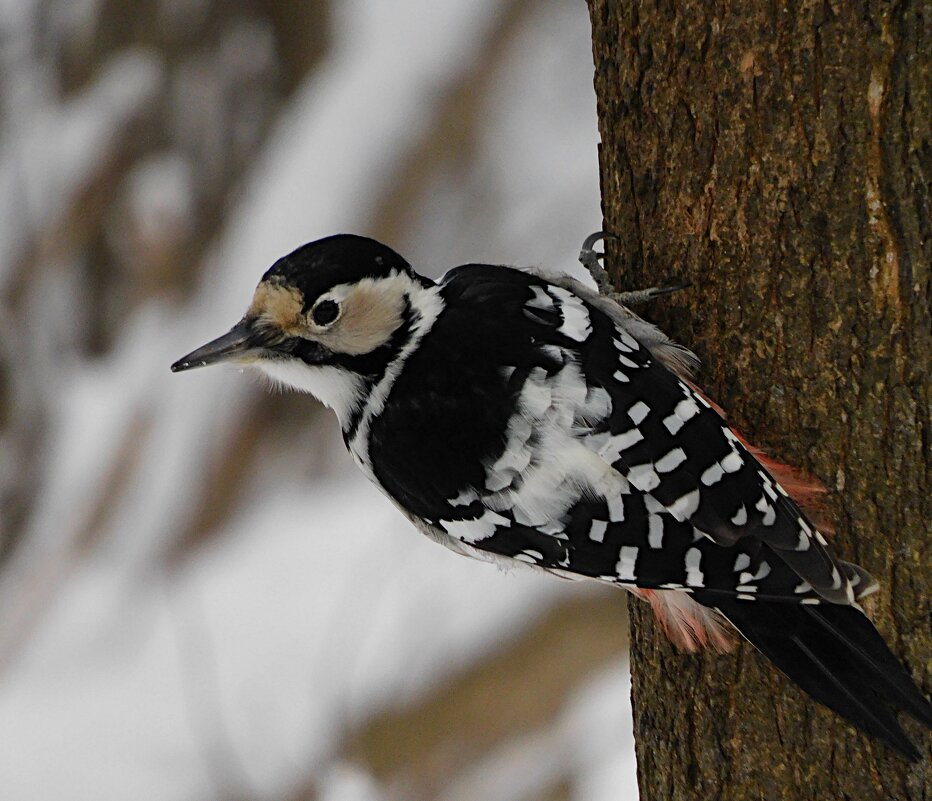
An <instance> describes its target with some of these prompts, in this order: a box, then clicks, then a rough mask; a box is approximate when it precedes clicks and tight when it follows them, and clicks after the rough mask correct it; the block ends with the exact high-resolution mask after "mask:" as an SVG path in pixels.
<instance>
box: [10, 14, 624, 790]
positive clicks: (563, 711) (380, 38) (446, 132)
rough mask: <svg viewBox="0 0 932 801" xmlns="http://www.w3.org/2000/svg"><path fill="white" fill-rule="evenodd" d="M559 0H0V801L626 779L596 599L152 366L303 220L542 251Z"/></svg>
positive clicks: (575, 222) (302, 427)
mask: <svg viewBox="0 0 932 801" xmlns="http://www.w3.org/2000/svg"><path fill="white" fill-rule="evenodd" d="M589 36H590V32H589V23H588V17H587V13H586V9H585V7H584V6H579V7H575V6H571V5H568V4H565V3H562V2H559V0H482V1H481V2H475V1H474V0H473V1H471V2H466V0H463V1H462V2H451V3H442V4H436V3H430V2H427V1H426V0H402V1H401V2H397V3H392V4H384V3H377V2H365V0H352V2H341V3H332V2H328V1H326V0H311V1H310V2H305V1H303V0H302V2H298V1H297V0H289V1H286V0H266V1H265V2H256V1H255V0H224V2H219V0H6V2H0V65H2V70H0V103H2V115H0V753H2V754H3V758H2V759H0V795H2V797H3V798H4V799H11V800H13V801H15V800H16V799H36V798H41V799H43V801H46V800H48V801H54V799H68V801H79V800H80V799H82V798H88V799H94V801H101V800H106V799H121V800H122V799H124V798H128V797H132V798H134V799H137V800H139V801H145V800H146V799H153V800H155V799H158V800H159V801H165V800H166V799H179V801H181V800H182V799H185V800H186V799H191V798H198V799H202V798H203V799H223V800H224V801H227V800H229V801H232V799H237V801H239V800H240V799H242V800H243V801H246V800H247V799H260V798H261V799H265V798H269V799H272V798H274V799H294V800H295V801H299V800H301V799H326V800H327V801H335V800H337V799H338V800H339V801H355V800H356V799H360V800H362V799H366V801H371V800H372V799H419V798H424V799H426V798H435V797H439V798H444V799H449V800H450V801H454V800H455V801H467V800H471V799H484V800H487V799H502V801H520V800H521V799H586V801H598V799H602V798H605V799H608V798H611V799H618V798H627V797H633V794H634V792H635V791H634V789H633V786H634V785H633V746H632V742H631V737H630V710H629V709H628V706H627V687H628V680H627V670H626V664H625V647H626V644H625V639H624V632H625V625H624V617H623V615H624V604H623V602H622V601H621V597H620V595H619V594H618V593H614V592H607V591H596V590H592V591H583V590H582V589H581V588H580V587H578V586H575V585H572V584H569V583H563V582H558V581H555V580H553V579H546V578H544V579H541V578H539V577H537V576H535V575H533V574H531V573H530V572H528V573H522V572H517V573H514V574H501V573H499V572H497V571H496V570H495V569H494V568H492V567H490V566H488V565H483V564H478V563H470V562H467V561H465V560H460V559H457V558H456V557H455V556H453V555H451V554H448V553H446V552H444V551H443V550H442V549H440V548H437V547H436V546H435V545H433V544H431V543H430V542H427V541H425V540H424V539H423V538H421V537H419V536H418V535H417V534H416V533H415V532H413V531H410V530H409V529H408V527H407V524H406V523H405V522H404V521H403V520H402V519H400V518H399V517H398V515H397V513H396V512H395V511H394V509H393V508H391V506H390V504H388V502H387V501H385V500H384V499H383V498H381V497H380V496H379V495H378V494H377V493H376V492H375V490H373V489H372V488H371V487H370V486H368V485H367V484H366V482H365V481H364V480H363V479H361V478H360V477H358V476H357V475H356V474H355V473H354V472H352V467H351V465H350V464H349V461H348V458H347V456H346V454H345V453H344V451H343V447H342V443H341V442H340V439H339V434H338V431H336V426H335V423H334V422H333V420H331V418H330V417H329V416H328V415H327V414H324V412H323V410H321V409H320V408H319V407H318V406H317V405H316V402H315V401H313V400H311V399H310V398H307V397H299V396H296V395H293V394H279V393H274V392H272V393H270V392H268V391H267V389H266V387H264V386H263V385H262V384H261V383H260V382H257V381H255V380H254V379H252V378H251V377H249V376H243V375H240V374H238V373H236V372H235V371H217V372H216V374H214V375H211V374H205V375H192V376H191V377H188V376H184V377H174V378H173V377H172V376H171V375H170V374H169V372H168V365H169V364H170V362H171V361H172V360H173V358H175V357H177V355H178V354H179V353H181V352H183V351H185V350H186V349H189V348H190V346H191V345H192V343H197V342H200V341H202V340H203V339H205V338H206V337H208V336H209V335H211V334H213V333H215V332H216V331H218V330H221V329H222V328H224V327H226V326H228V325H229V324H230V323H231V322H232V321H234V320H235V319H236V318H237V317H238V316H239V315H240V314H241V313H242V311H243V309H244V308H245V305H246V303H247V302H248V299H249V296H250V293H251V291H252V288H253V286H254V285H255V283H256V282H257V280H258V278H259V276H260V275H261V273H262V272H263V271H264V270H265V269H266V268H267V267H268V266H269V265H270V264H271V263H272V262H273V261H274V260H275V259H276V258H277V257H278V256H280V255H282V254H284V253H285V252H287V251H289V250H291V249H292V248H294V247H296V246H298V245H300V244H302V243H303V242H305V241H308V240H311V239H314V238H316V237H319V236H323V235H326V234H329V233H334V232H336V231H355V232H359V233H364V234H368V235H372V236H376V237H378V238H380V239H384V240H386V241H387V242H389V243H391V244H392V245H393V246H395V247H396V248H397V249H398V250H399V251H401V252H402V253H404V254H406V255H407V256H408V257H409V258H410V259H411V261H412V262H413V263H414V264H415V265H416V266H417V267H418V268H419V269H421V270H422V271H423V272H425V273H428V274H432V275H435V276H436V275H439V274H440V273H441V272H442V271H443V270H445V269H446V268H448V267H450V266H453V265H455V264H457V263H461V262H464V261H480V260H488V261H493V262H499V263H501V262H513V263H525V264H528V263H534V264H540V265H542V266H543V267H545V268H548V269H552V270H554V271H563V270H567V269H578V265H575V254H576V252H577V251H578V248H579V243H580V241H581V240H582V238H583V237H584V236H585V235H586V234H588V233H589V232H591V231H592V230H595V229H596V228H598V227H599V225H600V221H601V212H600V208H599V193H598V167H597V158H596V146H597V132H596V118H595V98H594V94H593V90H592V61H591V44H590V38H589Z"/></svg>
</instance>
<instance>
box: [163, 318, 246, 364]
mask: <svg viewBox="0 0 932 801" xmlns="http://www.w3.org/2000/svg"><path fill="white" fill-rule="evenodd" d="M260 339H261V338H260V337H257V336H256V332H255V330H254V329H253V327H252V324H251V321H249V320H246V319H243V320H240V321H239V322H238V323H237V324H236V325H234V326H233V327H232V328H231V329H230V330H229V331H228V332H227V333H225V334H224V335H223V336H222V337H217V338H216V339H215V340H213V341H211V342H208V343H207V344H206V345H204V346H203V347H200V348H198V349H197V350H195V351H192V352H191V353H189V354H188V355H187V356H182V357H181V358H180V359H179V360H178V361H177V362H175V363H174V364H173V365H172V372H173V373H180V372H182V371H183V370H191V369H193V368H195V367H206V366H207V365H209V364H218V363H219V362H227V361H231V360H233V359H237V358H242V357H244V356H249V355H251V354H256V353H258V352H260V351H262V350H263V349H264V347H263V344H264V343H262V342H261V341H260Z"/></svg>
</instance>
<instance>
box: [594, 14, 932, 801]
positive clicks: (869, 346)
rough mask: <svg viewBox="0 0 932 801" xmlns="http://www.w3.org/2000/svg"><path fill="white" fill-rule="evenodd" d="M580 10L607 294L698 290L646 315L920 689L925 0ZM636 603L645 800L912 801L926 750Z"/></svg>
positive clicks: (926, 349) (924, 561)
mask: <svg viewBox="0 0 932 801" xmlns="http://www.w3.org/2000/svg"><path fill="white" fill-rule="evenodd" d="M590 12H591V17H592V25H593V49H594V55H595V67H596V77H595V86H596V93H597V96H598V110H599V123H600V130H601V135H602V148H601V170H602V190H603V206H604V215H605V227H606V229H607V230H609V231H611V232H614V233H615V234H617V235H618V239H616V240H612V241H611V242H610V243H609V245H608V249H609V259H608V263H609V266H610V268H611V271H612V272H613V276H614V278H615V279H616V283H618V284H619V285H620V286H624V287H625V288H637V287H641V286H649V285H652V284H657V283H668V282H673V281H677V280H681V279H686V280H688V281H691V282H692V287H691V288H690V289H689V290H688V291H686V292H682V293H678V294H677V295H674V296H672V297H671V298H670V299H669V300H668V301H667V302H665V303H662V304H658V305H657V306H656V307H653V308H651V309H650V310H649V311H648V314H649V315H653V319H654V320H655V321H656V322H658V323H659V324H660V325H661V327H662V328H664V329H665V330H667V331H668V332H669V333H670V334H671V335H672V336H674V338H675V339H677V340H679V341H681V342H683V343H684V344H687V345H689V346H691V347H693V348H694V349H695V350H696V351H697V352H698V354H699V355H700V357H702V359H703V362H704V364H705V371H704V374H703V376H702V379H701V383H702V384H703V385H704V387H705V388H706V390H707V391H708V392H709V393H710V394H711V395H712V396H713V397H714V398H715V399H716V400H718V402H719V403H721V404H722V405H723V406H724V407H725V408H726V409H727V410H729V412H730V417H731V420H732V422H733V423H734V424H735V425H736V426H737V427H738V428H739V429H741V430H742V431H743V432H744V433H745V434H746V435H747V436H748V437H749V439H751V441H752V442H755V443H756V444H758V445H760V446H761V447H763V448H764V449H765V450H767V451H769V452H770V453H771V454H772V455H774V456H776V457H777V458H780V459H781V460H784V461H787V462H789V463H791V464H796V465H799V466H801V467H803V468H805V469H807V470H809V471H811V472H812V473H813V474H814V475H816V476H818V477H819V478H820V479H821V480H822V481H824V482H825V483H826V484H827V485H828V487H829V490H830V493H829V496H828V512H829V514H828V517H829V518H830V519H831V520H832V522H833V523H834V525H835V528H836V530H837V535H836V543H835V546H836V548H837V550H838V552H839V553H840V554H841V555H842V556H843V558H846V559H849V560H851V561H855V562H858V563H860V564H862V565H863V566H864V567H866V568H867V569H868V570H869V571H870V572H871V573H873V574H874V575H875V577H876V578H877V579H878V580H879V581H880V583H881V587H882V591H881V593H879V594H878V595H876V596H874V597H873V599H871V601H870V602H869V604H868V612H869V614H870V616H871V617H872V619H873V620H874V621H875V623H876V624H877V626H878V628H879V629H880V631H881V633H882V634H883V635H884V637H885V638H886V639H887V641H888V642H889V643H890V645H891V647H892V648H893V650H894V651H895V652H896V653H897V654H898V655H899V656H900V657H901V658H902V659H903V660H904V662H905V664H906V666H907V668H908V669H909V670H910V672H911V673H912V675H913V676H914V677H915V678H916V680H917V682H918V683H919V684H920V686H923V687H925V688H926V690H928V689H929V687H930V685H932V658H930V655H932V631H930V625H929V621H930V612H932V586H930V571H929V561H928V557H927V554H929V553H932V528H930V525H929V520H930V519H932V491H930V489H932V488H930V481H929V475H930V467H932V457H930V448H929V443H930V428H932V426H930V414H929V410H930V403H932V393H930V385H929V380H928V371H929V366H930V363H932V326H930V297H929V294H930V292H929V289H930V281H929V273H930V258H929V256H930V251H932V222H930V209H932V198H930V191H929V184H928V176H929V174H930V170H932V164H930V155H932V143H930V137H929V120H930V119H932V108H930V97H932V91H930V86H932V81H930V70H929V60H930V53H932V41H930V39H932V36H930V20H929V15H930V9H929V5H928V4H923V3H921V2H900V3H896V2H894V3H882V2H874V1H873V0H871V1H870V2H859V3H842V2H834V0H829V2H817V3H815V2H810V3H800V4H798V6H793V7H787V6H785V5H784V4H780V3H765V2H760V1H759V0H748V2H745V3H740V4H730V6H728V7H726V6H723V5H721V4H712V3H708V2H706V0H685V1H682V2H678V3H676V4H673V3H664V2H659V3H648V2H621V1H620V0H590ZM633 606H635V607H637V608H636V609H634V610H633V614H632V615H631V634H632V664H633V698H634V707H635V737H636V741H637V757H638V778H639V782H640V788H641V795H642V798H643V799H645V801H666V800H668V799H674V800H675V799H695V798H699V799H721V801H729V800H731V799H733V800H734V801H748V799H754V800H755V801H757V800H758V799H781V800H784V799H820V801H821V800H825V799H841V798H844V799H873V798H880V799H898V800H899V799H908V800H909V801H913V800H914V799H928V798H930V797H932V768H930V761H929V760H928V759H926V760H925V761H924V762H923V763H920V764H918V765H910V764H909V763H907V762H906V761H904V760H902V759H901V758H899V757H898V756H897V755H895V754H894V753H893V752H891V751H890V750H889V749H887V748H885V747H883V746H880V745H878V744H877V743H874V742H872V741H871V740H869V739H868V738H867V737H865V736H863V735H861V734H859V733H857V732H855V731H854V730H853V729H852V728H851V727H850V726H848V725H847V724H846V723H844V722H843V721H842V720H841V719H840V718H838V717H837V716H835V715H834V714H832V713H831V712H829V711H827V710H826V709H824V708H822V707H820V706H817V705H816V704H815V703H813V702H811V701H810V700H808V699H807V698H806V697H805V696H804V694H803V693H802V692H801V691H799V690H798V689H796V688H795V687H793V686H792V685H791V684H790V683H789V682H788V681H787V680H786V679H785V678H784V677H783V676H781V675H780V674H778V673H777V671H776V670H775V669H773V668H771V667H770V666H769V665H768V664H767V663H766V662H765V661H764V660H763V659H762V658H761V657H759V656H758V655H757V654H756V653H755V652H754V651H753V650H752V649H751V648H750V647H749V646H743V647H741V648H740V649H738V650H737V652H736V653H735V654H733V655H731V656H725V657H722V656H716V655H713V654H703V655H701V656H698V657H696V656H685V655H681V654H677V653H676V652H675V651H674V650H673V648H672V647H671V646H670V645H669V644H667V643H666V642H665V641H664V640H663V638H662V636H661V635H660V634H659V632H658V630H657V628H656V627H655V626H654V625H653V624H652V622H651V621H650V615H649V612H648V611H647V610H646V609H645V608H644V607H643V606H641V605H640V604H633ZM905 725H906V728H907V732H908V733H909V734H910V736H911V737H913V738H914V739H915V740H916V742H917V743H918V744H919V745H920V748H922V749H923V750H924V751H925V753H926V754H927V755H928V753H929V744H930V738H929V737H928V734H927V733H926V732H925V731H923V729H922V727H921V726H919V725H914V723H913V721H911V720H908V721H905Z"/></svg>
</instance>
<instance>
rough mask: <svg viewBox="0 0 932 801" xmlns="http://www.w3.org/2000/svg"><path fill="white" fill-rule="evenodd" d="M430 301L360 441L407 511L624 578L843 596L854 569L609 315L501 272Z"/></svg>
mask: <svg viewBox="0 0 932 801" xmlns="http://www.w3.org/2000/svg"><path fill="white" fill-rule="evenodd" d="M443 297H444V302H445V304H446V306H445V309H444V312H443V313H442V315H441V316H440V318H439V320H438V321H437V323H436V325H435V328H434V330H432V332H431V335H430V336H429V337H427V338H426V339H425V340H424V344H423V346H422V348H421V349H420V351H419V352H418V353H417V354H415V355H413V356H412V357H411V359H410V360H409V362H408V364H407V365H406V367H405V370H404V372H403V373H402V375H401V376H400V377H399V379H398V381H397V383H396V385H395V386H394V387H393V390H392V396H391V402H390V403H388V404H387V405H386V408H385V411H384V412H383V414H382V416H381V418H380V419H379V420H378V421H376V422H374V423H373V427H372V431H371V438H370V446H369V447H370V451H371V454H372V457H373V459H372V461H373V464H374V465H378V466H380V468H381V471H382V474H381V475H379V476H378V479H379V481H380V483H381V484H382V486H383V487H385V488H386V490H387V492H388V493H389V495H391V496H392V497H393V498H395V500H396V501H397V502H398V503H399V505H400V506H401V507H402V508H404V509H405V510H406V511H407V512H408V513H409V514H414V515H415V516H416V517H418V518H420V519H421V520H423V521H424V522H425V523H426V524H428V525H430V526H433V527H435V528H438V529H440V530H441V531H442V532H444V533H446V534H447V535H448V536H449V537H451V538H453V539H454V540H456V541H459V542H462V543H465V544H467V545H469V546H471V547H473V548H476V549H479V550H482V551H487V552H490V553H495V554H499V555H502V556H508V557H512V558H515V559H518V560H520V561H527V562H532V563H534V564H537V565H539V566H541V567H544V568H547V569H550V570H554V571H562V572H565V573H568V574H577V575H580V576H589V577H597V578H601V579H604V580H608V581H614V582H617V583H620V584H625V585H629V586H637V587H643V588H688V589H692V590H699V589H707V590H709V591H714V592H722V593H727V594H730V595H742V596H746V597H753V596H757V597H787V596H789V597H790V598H793V599H794V600H802V599H803V598H805V599H812V600H818V599H819V598H825V599H827V600H832V601H839V602H849V601H850V600H853V598H854V590H853V588H852V586H851V581H855V582H857V581H860V580H861V579H862V576H861V574H859V573H858V572H857V571H856V570H854V569H853V568H850V567H849V566H846V565H844V564H843V563H841V562H838V561H837V560H835V559H834V558H833V557H832V556H831V555H830V554H829V552H828V551H827V549H826V548H825V542H824V540H823V538H822V536H821V534H819V532H818V531H817V530H816V529H815V528H814V526H812V525H811V524H810V523H809V522H808V521H807V520H806V518H805V517H804V516H803V515H802V513H801V512H800V511H799V509H798V508H797V507H796V506H795V504H794V503H793V502H792V501H791V500H790V499H789V498H788V497H787V496H786V494H785V493H784V492H783V491H782V489H781V488H780V486H779V484H778V483H777V482H776V481H774V480H773V479H772V478H771V477H770V476H769V475H768V474H767V473H766V471H764V470H763V468H762V467H761V466H760V465H759V464H758V462H757V461H756V460H755V459H754V457H753V456H752V455H751V454H750V453H749V452H748V451H747V450H746V449H745V448H744V446H743V445H742V444H741V443H740V442H739V441H738V439H737V437H736V436H735V435H734V433H733V432H732V431H731V429H730V428H728V426H727V425H726V424H725V423H724V421H723V420H722V419H721V417H720V416H719V415H718V413H717V412H716V411H714V410H713V409H712V408H711V407H710V406H709V405H708V404H707V403H706V402H705V401H704V400H703V399H702V398H701V397H700V396H699V395H697V394H696V393H695V392H693V391H692V389H691V388H690V387H689V386H688V385H687V384H685V383H684V382H683V381H682V380H680V379H679V378H678V377H677V376H676V375H675V374H674V373H672V372H671V371H670V370H669V369H668V368H667V367H666V366H665V365H664V364H663V363H661V361H660V360H659V359H657V358H656V357H655V356H654V354H653V353H652V352H651V350H649V349H648V347H646V346H645V345H642V344H641V342H640V341H639V340H638V339H637V338H636V337H635V336H634V335H632V333H631V332H630V331H629V330H628V327H626V326H625V325H624V318H618V317H615V318H613V317H611V316H609V315H608V314H606V313H605V312H604V311H602V310H601V309H600V308H598V307H597V305H596V304H595V303H592V302H589V301H588V300H586V299H584V298H583V297H580V293H577V292H574V291H572V290H571V289H570V288H567V287H566V286H558V285H556V284H553V283H550V282H547V281H545V280H544V279H542V278H540V277H537V276H534V275H531V274H527V273H524V272H520V271H517V270H512V269H509V268H503V267H492V266H483V265H475V266H467V267H462V268H458V269H457V270H454V271H453V272H452V273H450V274H448V276H447V277H446V278H445V281H444V284H443ZM635 319H636V318H635ZM642 325H645V326H646V324H643V323H642ZM635 330H636V329H635ZM413 454H418V458H417V459H416V460H415V459H414V457H413Z"/></svg>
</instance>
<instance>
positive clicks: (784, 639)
mask: <svg viewBox="0 0 932 801" xmlns="http://www.w3.org/2000/svg"><path fill="white" fill-rule="evenodd" d="M697 595H698V593H697ZM696 600H699V601H700V602H701V599H700V598H698V597H697V598H696ZM708 603H709V605H710V606H714V607H715V608H717V609H718V611H719V612H721V614H722V615H724V616H725V617H726V618H727V619H728V620H729V621H730V622H731V623H732V625H733V626H734V627H735V628H736V629H738V631H739V632H741V634H742V635H743V636H744V637H745V638H746V639H747V640H748V641H749V642H750V643H751V644H752V645H754V646H755V647H756V648H757V649H758V650H759V651H760V652H761V653H763V654H764V656H766V657H767V658H768V659H769V660H770V661H771V662H773V664H774V665H775V666H776V667H778V668H779V669H780V670H781V671H783V673H785V674H786V675H787V676H788V677H789V678H790V679H792V680H793V681H794V682H796V684H798V685H799V686H800V687H801V688H802V689H803V690H805V691H806V692H807V693H809V695H811V696H812V697H813V698H815V699H816V700H817V701H819V702H821V703H823V704H825V705H826V706H827V707H829V708H830V709H832V710H834V711H835V712H837V713H838V714H839V715H841V716H842V717H845V718H847V719H848V720H849V721H851V722H852V723H853V724H854V725H855V726H857V727H858V728H860V729H862V730H863V731H865V732H867V733H868V734H870V735H872V736H874V737H876V738H877V739H879V740H882V741H883V742H885V743H887V744H888V745H890V746H892V747H893V748H895V749H896V750H897V751H899V752H900V753H901V754H903V755H904V756H905V757H906V758H907V759H910V760H912V761H917V760H918V759H919V758H920V753H919V750H918V749H917V748H916V746H915V745H914V744H913V743H912V741H911V740H910V739H909V738H908V737H907V736H906V733H905V732H904V731H903V729H902V728H900V724H899V722H898V721H897V719H896V716H895V715H894V713H893V710H894V709H896V710H902V711H904V712H907V713H909V714H910V715H912V716H913V717H914V718H916V719H917V720H919V721H922V722H923V723H925V725H926V726H929V727H930V728H932V704H930V703H929V701H928V700H927V699H926V698H925V697H924V696H923V694H922V693H921V692H920V690H919V688H918V687H916V685H915V684H914V683H913V680H912V678H911V677H910V675H909V673H907V672H906V669H905V668H904V667H903V665H902V664H901V663H900V661H899V660H898V659H897V658H896V657H895V656H894V655H893V653H892V652H891V651H890V649H889V648H888V647H887V644H886V643H885V642H884V640H883V638H882V637H881V636H880V634H879V632H878V631H877V629H875V628H874V626H873V624H872V623H871V622H870V620H868V619H867V617H866V616H865V615H864V614H863V613H861V612H860V611H859V610H858V609H856V608H855V607H853V606H841V605H836V604H826V603H823V604H792V603H780V602H768V601H753V602H750V601H741V600H737V599H722V598H716V599H715V600H714V602H713V601H711V600H710V601H708Z"/></svg>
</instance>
